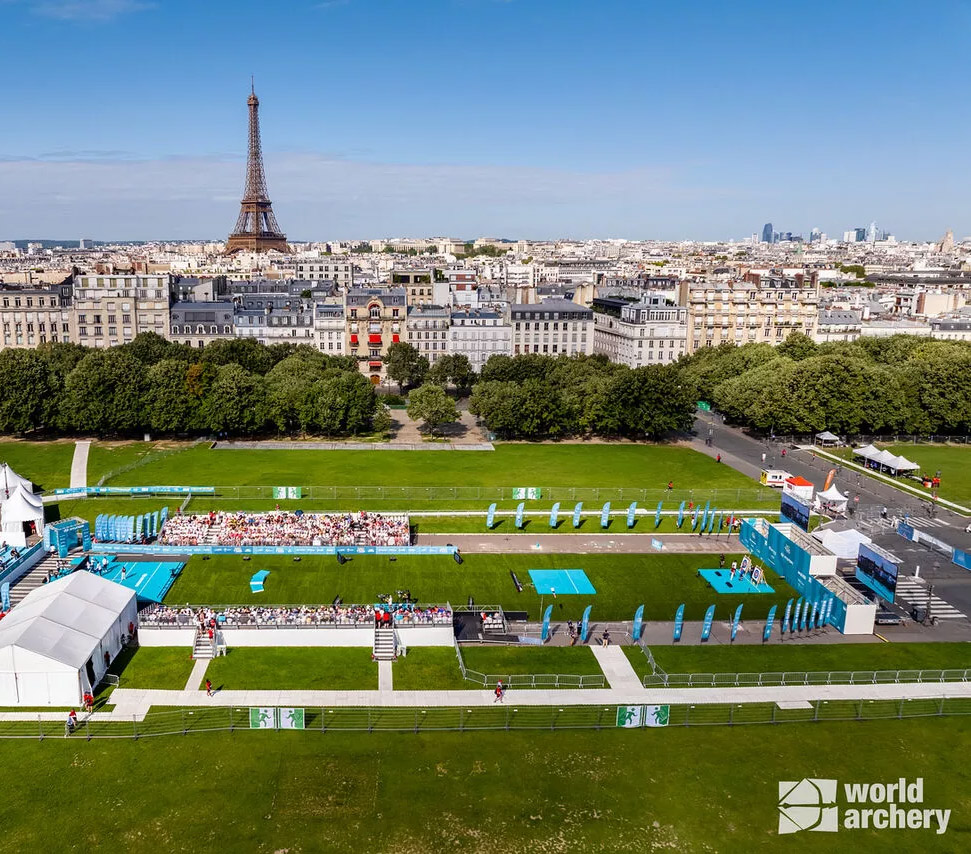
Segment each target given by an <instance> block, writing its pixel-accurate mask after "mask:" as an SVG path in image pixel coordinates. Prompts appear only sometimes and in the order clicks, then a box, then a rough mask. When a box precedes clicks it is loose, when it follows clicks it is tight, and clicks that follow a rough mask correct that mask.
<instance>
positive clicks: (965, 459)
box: [878, 445, 971, 506]
mask: <svg viewBox="0 0 971 854" xmlns="http://www.w3.org/2000/svg"><path fill="white" fill-rule="evenodd" d="M878 447H882V446H879V445H878ZM886 447H887V448H888V450H889V451H890V452H891V453H893V454H896V455H897V456H904V457H906V458H907V459H908V460H910V461H911V462H914V463H918V464H919V465H920V470H921V474H925V475H931V476H933V475H934V474H935V473H936V472H938V471H939V472H940V473H941V488H940V489H939V490H938V492H937V494H938V495H939V496H940V497H941V498H947V499H948V500H950V501H956V502H958V503H959V504H964V505H966V506H967V505H971V479H969V478H968V476H967V473H968V472H969V471H971V445H888V446H886ZM908 483H914V481H908ZM929 493H930V490H928V494H929Z"/></svg>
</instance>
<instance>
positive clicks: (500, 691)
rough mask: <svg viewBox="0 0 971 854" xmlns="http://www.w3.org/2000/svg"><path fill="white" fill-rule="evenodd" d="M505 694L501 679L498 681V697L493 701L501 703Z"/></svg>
mask: <svg viewBox="0 0 971 854" xmlns="http://www.w3.org/2000/svg"><path fill="white" fill-rule="evenodd" d="M504 694H505V689H504V688H503V685H502V680H501V679H500V680H499V681H498V682H496V699H495V700H493V701H492V702H493V703H501V702H502V697H503V695H504Z"/></svg>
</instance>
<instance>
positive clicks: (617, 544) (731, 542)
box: [415, 533, 745, 566]
mask: <svg viewBox="0 0 971 854" xmlns="http://www.w3.org/2000/svg"><path fill="white" fill-rule="evenodd" d="M654 540H657V541H659V542H660V543H661V544H662V546H663V548H662V549H661V550H660V551H658V550H657V549H655V548H654V544H653V541H654ZM415 542H416V543H417V544H418V545H420V546H442V545H445V544H446V543H450V544H451V545H453V546H457V547H458V548H459V549H461V550H462V551H463V552H469V553H473V552H479V553H484V554H500V553H503V554H530V553H531V552H539V551H548V552H551V553H552V554H587V553H593V554H596V553H597V552H622V553H625V554H663V553H664V552H671V553H686V552H690V553H694V552H699V553H706V554H721V553H722V552H726V553H729V552H733V551H738V552H742V551H745V549H744V548H743V547H742V545H741V543H739V541H738V536H737V535H735V534H731V535H729V534H726V533H722V534H710V535H709V534H705V535H704V536H703V537H699V536H698V535H697V534H657V535H654V534H625V533H617V534H581V533H575V534H533V535H527V534H525V533H523V534H485V533H483V534H421V533H419V534H418V536H417V537H416V539H415ZM715 565H717V564H713V566H715Z"/></svg>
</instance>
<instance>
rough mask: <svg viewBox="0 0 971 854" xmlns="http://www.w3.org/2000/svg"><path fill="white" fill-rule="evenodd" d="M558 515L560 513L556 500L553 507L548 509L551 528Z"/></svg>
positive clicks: (554, 525) (553, 526)
mask: <svg viewBox="0 0 971 854" xmlns="http://www.w3.org/2000/svg"><path fill="white" fill-rule="evenodd" d="M559 515H560V502H559V501H557V502H556V504H554V505H553V509H552V510H550V527H551V528H555V527H556V521H557V517H558V516H559Z"/></svg>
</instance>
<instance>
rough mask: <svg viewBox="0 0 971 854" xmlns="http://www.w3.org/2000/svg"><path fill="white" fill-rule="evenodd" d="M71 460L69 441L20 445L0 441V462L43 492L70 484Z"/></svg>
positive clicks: (16, 441) (71, 453) (70, 442)
mask: <svg viewBox="0 0 971 854" xmlns="http://www.w3.org/2000/svg"><path fill="white" fill-rule="evenodd" d="M72 459H74V442H73V440H69V439H63V440H61V441H58V442H24V441H19V440H14V439H0V462H4V463H8V464H9V465H10V467H11V468H12V469H13V470H14V471H15V472H17V474H19V475H20V476H21V477H25V478H27V479H28V480H32V481H33V482H34V484H36V485H37V486H39V487H40V488H41V489H44V490H48V489H59V488H60V487H64V486H70V485H71V460H72Z"/></svg>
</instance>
